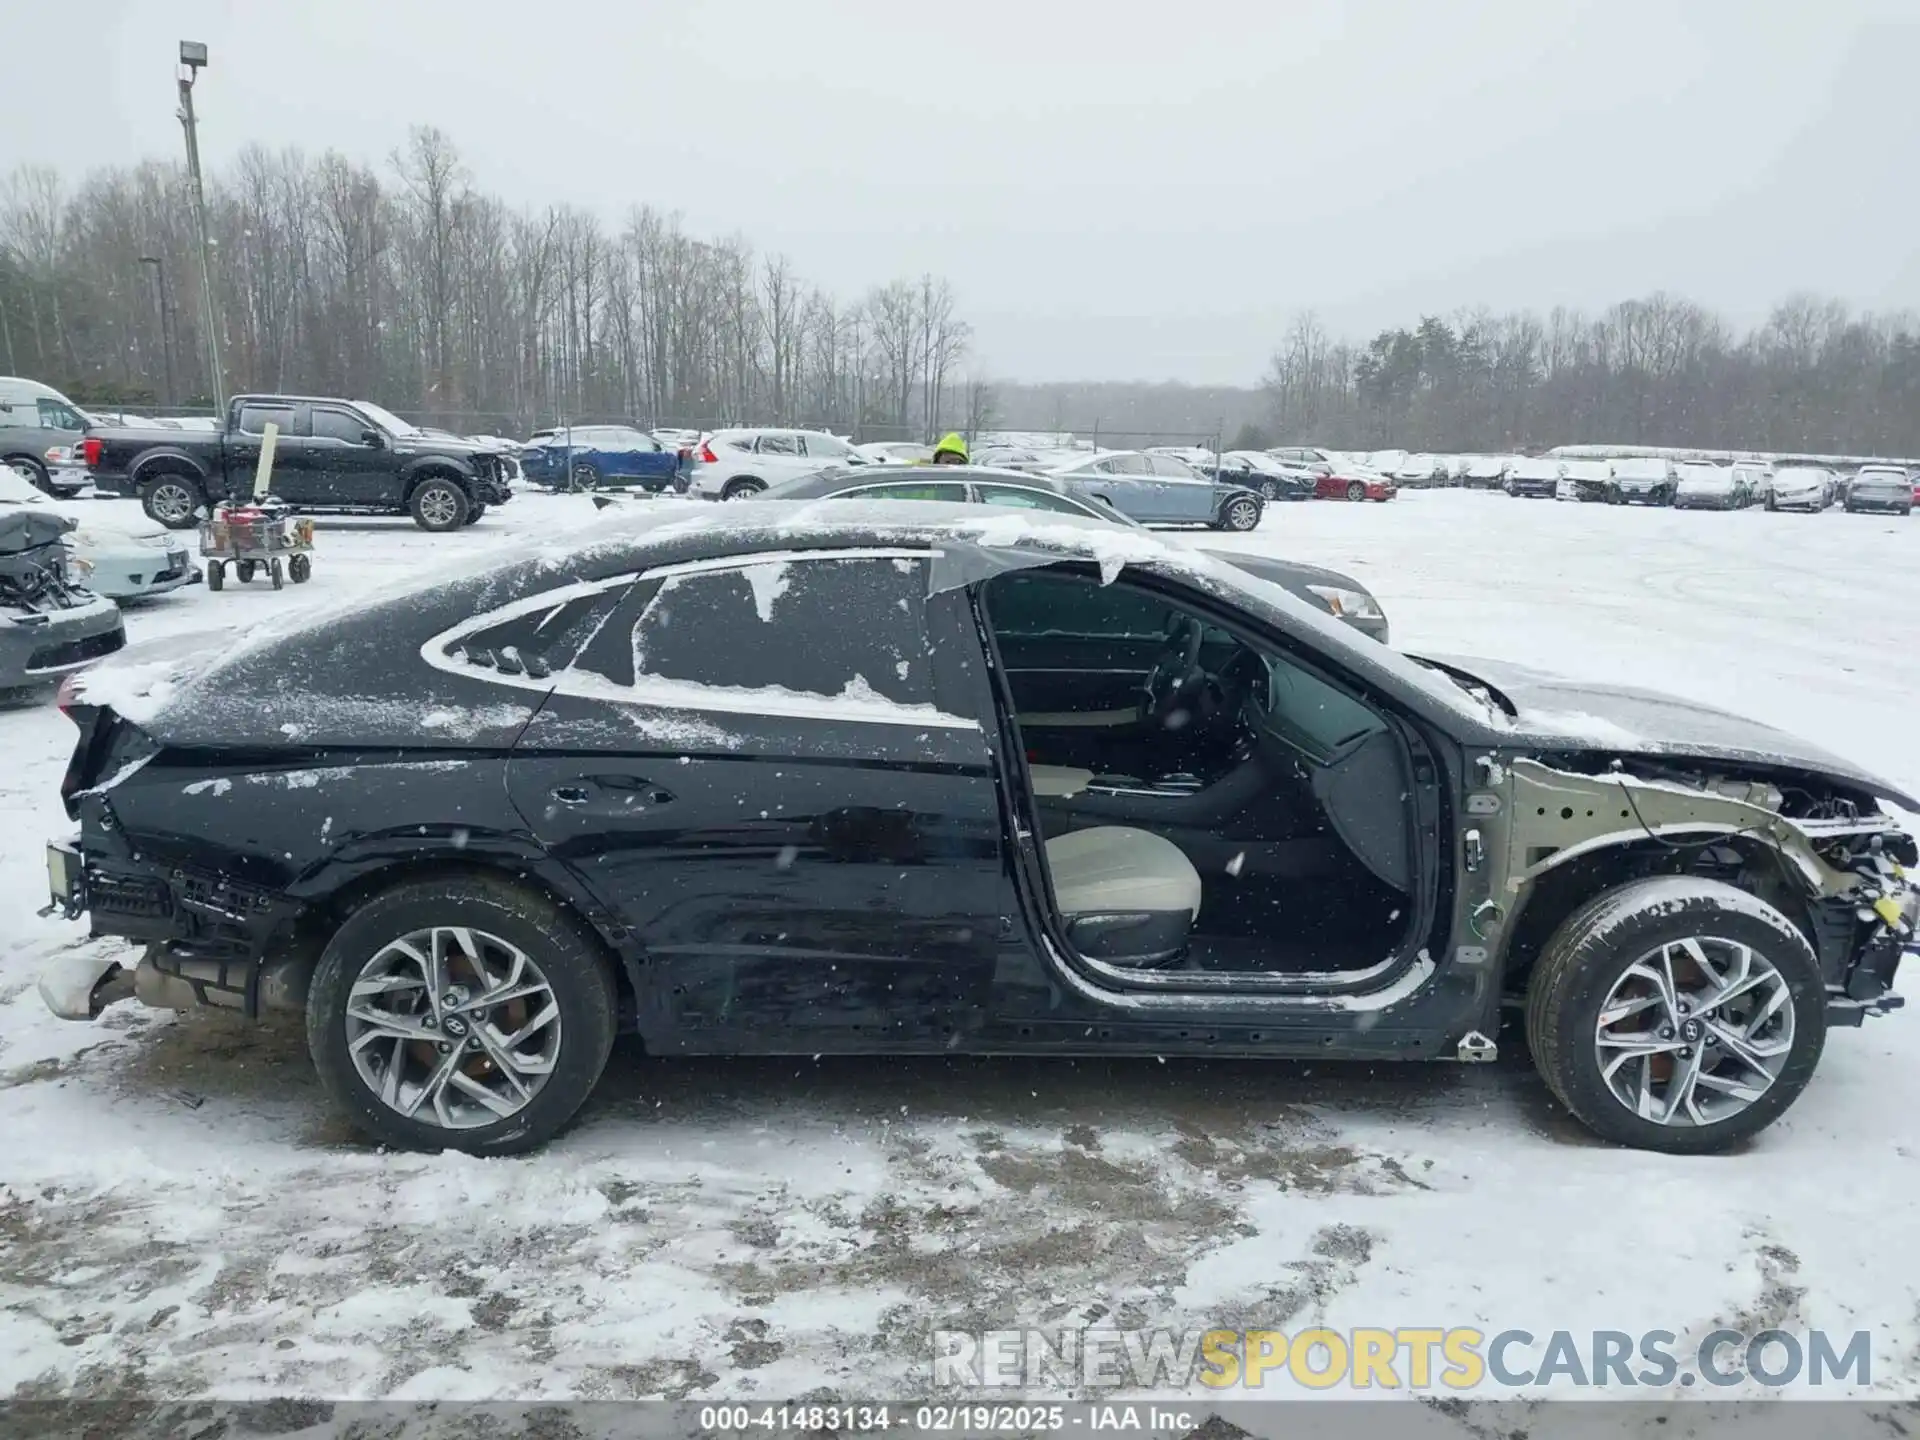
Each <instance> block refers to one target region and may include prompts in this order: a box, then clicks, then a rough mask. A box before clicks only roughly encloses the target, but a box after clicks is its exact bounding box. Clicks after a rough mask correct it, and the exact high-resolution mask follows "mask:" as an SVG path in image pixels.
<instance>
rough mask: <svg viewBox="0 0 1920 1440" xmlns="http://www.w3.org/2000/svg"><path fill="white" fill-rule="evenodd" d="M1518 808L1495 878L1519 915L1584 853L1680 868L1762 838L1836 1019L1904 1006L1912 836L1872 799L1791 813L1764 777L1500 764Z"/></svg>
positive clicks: (1919, 899)
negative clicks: (1900, 972) (1899, 975)
mask: <svg viewBox="0 0 1920 1440" xmlns="http://www.w3.org/2000/svg"><path fill="white" fill-rule="evenodd" d="M1483 768H1491V769H1492V770H1493V771H1494V772H1495V773H1498V772H1499V771H1501V770H1504V772H1505V773H1504V775H1503V776H1502V777H1501V778H1504V779H1505V781H1506V786H1505V787H1504V788H1506V790H1507V792H1508V794H1507V799H1508V802H1509V805H1510V807H1511V809H1510V812H1509V818H1508V823H1507V824H1506V825H1505V826H1504V827H1503V829H1504V839H1505V841H1506V844H1505V847H1504V854H1502V855H1500V856H1499V857H1498V864H1499V873H1497V874H1496V875H1494V876H1491V877H1489V879H1490V880H1491V881H1492V884H1491V886H1490V887H1489V888H1490V889H1492V890H1493V891H1494V893H1496V894H1500V895H1503V896H1504V897H1505V898H1506V901H1507V904H1506V905H1505V906H1504V907H1502V908H1503V909H1504V910H1506V911H1508V912H1509V913H1517V912H1518V911H1519V910H1520V909H1521V908H1522V907H1523V906H1524V905H1525V904H1526V902H1527V900H1528V899H1529V898H1530V896H1531V895H1532V894H1533V893H1534V892H1535V891H1536V890H1537V889H1538V888H1539V887H1540V884H1541V882H1542V880H1543V879H1545V878H1547V877H1549V876H1552V875H1553V874H1554V873H1555V872H1557V871H1562V870H1564V868H1565V867H1567V866H1569V865H1571V864H1573V863H1574V862H1575V861H1578V860H1580V859H1582V858H1583V857H1591V856H1598V855H1602V854H1603V853H1605V852H1609V851H1618V850H1620V849H1622V848H1624V847H1629V846H1634V847H1639V850H1640V851H1641V852H1642V853H1643V854H1651V855H1652V856H1653V857H1654V859H1653V860H1652V861H1650V862H1649V863H1650V866H1651V867H1652V868H1656V869H1657V868H1667V869H1684V867H1685V866H1686V865H1687V864H1689V863H1693V862H1695V861H1697V860H1698V859H1699V858H1700V857H1703V856H1710V855H1713V854H1716V853H1719V854H1724V853H1727V852H1728V851H1729V850H1732V851H1739V852H1742V853H1751V852H1752V851H1753V850H1754V848H1755V847H1758V849H1760V850H1761V851H1764V852H1765V853H1767V854H1770V855H1772V856H1774V857H1775V858H1776V859H1777V861H1778V868H1779V871H1780V873H1781V876H1782V877H1783V878H1784V881H1785V883H1786V884H1787V885H1788V886H1789V887H1790V890H1791V893H1792V896H1793V898H1794V899H1795V900H1796V901H1797V902H1798V905H1799V907H1800V908H1801V909H1802V910H1803V911H1804V914H1803V915H1801V916H1794V917H1792V918H1795V919H1796V920H1799V921H1800V922H1801V923H1802V924H1803V928H1805V929H1807V931H1808V939H1809V942H1810V943H1811V944H1812V945H1813V946H1814V948H1815V951H1816V953H1818V954H1819V955H1820V957H1821V960H1822V965H1823V969H1824V970H1825V971H1826V973H1827V977H1828V992H1829V1020H1830V1022H1832V1023H1840V1024H1858V1023H1859V1021H1860V1018H1861V1016H1862V1015H1863V1014H1878V1013H1881V1012H1882V1011H1884V1010H1890V1009H1895V1008H1898V1006H1899V1005H1900V1004H1901V1003H1902V1000H1901V997H1899V996H1898V995H1894V994H1892V993H1891V988H1890V987H1891V984H1892V981H1893V976H1894V971H1895V970H1896V968H1897V967H1898V964H1899V960H1900V957H1901V955H1902V953H1903V952H1905V951H1907V950H1910V949H1915V948H1920V947H1916V946H1915V938H1914V937H1915V933H1916V920H1917V919H1920V891H1916V889H1915V887H1914V884H1913V881H1912V879H1911V878H1910V873H1909V869H1908V867H1909V866H1911V865H1913V864H1914V862H1915V849H1914V841H1913V838H1912V837H1911V836H1909V835H1908V834H1907V833H1906V832H1905V831H1903V830H1901V829H1900V827H1899V826H1898V825H1897V824H1896V823H1895V822H1894V821H1893V820H1892V819H1891V818H1890V817H1888V816H1886V815H1884V814H1882V813H1880V812H1878V811H1877V810H1875V809H1873V808H1872V807H1871V805H1868V806H1864V807H1861V806H1856V805H1850V804H1849V805H1840V806H1834V807H1831V812H1830V813H1828V814H1825V815H1820V816H1811V815H1808V816H1802V815H1788V814H1784V813H1782V801H1783V797H1782V792H1781V790H1780V789H1778V788H1776V787H1775V786H1774V785H1772V784H1770V783H1768V782H1767V781H1765V780H1755V779H1750V778H1735V777H1723V776H1701V777H1699V779H1698V781H1697V783H1682V782H1681V781H1678V780H1673V779H1666V778H1649V777H1647V776H1644V775H1637V774H1634V773H1632V772H1630V771H1628V770H1626V769H1625V768H1624V767H1623V766H1622V765H1620V764H1618V763H1615V764H1614V765H1612V766H1611V767H1610V768H1608V769H1606V770H1604V771H1601V772H1600V773H1595V774H1589V773H1584V772H1581V771H1576V770H1570V769H1563V768H1559V767H1556V766H1553V765H1549V764H1546V763H1545V762H1543V761H1539V760H1533V759H1514V760H1511V761H1509V762H1507V763H1506V764H1505V765H1504V766H1502V765H1500V764H1499V763H1498V762H1492V763H1491V765H1490V767H1489V766H1488V765H1484V764H1483Z"/></svg>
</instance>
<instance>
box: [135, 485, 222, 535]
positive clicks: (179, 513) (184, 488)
mask: <svg viewBox="0 0 1920 1440" xmlns="http://www.w3.org/2000/svg"><path fill="white" fill-rule="evenodd" d="M206 503H207V496H206V492H205V491H204V490H202V489H201V488H200V482H199V481H197V480H195V479H193V478H192V477H190V476H187V475H182V474H179V473H178V472H176V471H172V470H163V471H161V472H160V473H159V474H157V475H151V476H149V477H148V478H146V479H145V480H142V481H141V482H140V508H141V509H142V510H144V511H146V513H147V518H148V519H149V520H152V521H154V522H155V523H156V524H160V525H164V526H166V527H167V529H169V530H191V529H193V528H194V525H195V523H196V522H195V518H194V512H195V511H197V510H199V509H200V508H201V507H203V506H204V505H205V504H206Z"/></svg>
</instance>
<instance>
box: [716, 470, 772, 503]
mask: <svg viewBox="0 0 1920 1440" xmlns="http://www.w3.org/2000/svg"><path fill="white" fill-rule="evenodd" d="M766 488H767V487H766V484H765V482H764V481H760V480H755V479H754V478H753V477H752V476H750V475H747V476H742V477H741V478H740V479H738V480H729V481H728V482H727V488H726V489H724V490H722V491H721V492H720V498H721V499H722V500H744V499H746V498H747V496H749V495H758V494H759V493H760V492H761V491H762V490H764V489H766Z"/></svg>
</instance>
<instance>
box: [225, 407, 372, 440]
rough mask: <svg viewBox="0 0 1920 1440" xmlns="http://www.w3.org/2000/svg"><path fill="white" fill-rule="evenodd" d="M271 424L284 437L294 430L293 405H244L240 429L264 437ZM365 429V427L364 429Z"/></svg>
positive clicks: (241, 411) (241, 412) (241, 410)
mask: <svg viewBox="0 0 1920 1440" xmlns="http://www.w3.org/2000/svg"><path fill="white" fill-rule="evenodd" d="M269 424H274V425H278V426H279V427H280V433H281V434H282V435H285V434H288V433H289V432H290V431H292V429H293V407H292V406H291V405H242V406H241V407H240V428H241V430H242V431H244V432H245V433H246V434H248V435H264V434H266V433H267V426H268V425H269ZM363 428H364V427H363Z"/></svg>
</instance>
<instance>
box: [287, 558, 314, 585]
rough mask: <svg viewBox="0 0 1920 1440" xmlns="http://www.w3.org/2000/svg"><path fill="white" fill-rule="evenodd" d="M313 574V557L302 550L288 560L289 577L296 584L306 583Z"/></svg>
mask: <svg viewBox="0 0 1920 1440" xmlns="http://www.w3.org/2000/svg"><path fill="white" fill-rule="evenodd" d="M312 574H313V557H312V556H311V555H308V554H306V553H305V552H302V553H301V554H298V555H295V556H293V557H292V558H291V559H290V560H288V561H287V578H288V579H289V580H291V581H292V582H293V583H294V584H296V585H304V584H306V583H307V580H308V579H309V578H310V577H311V576H312Z"/></svg>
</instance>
